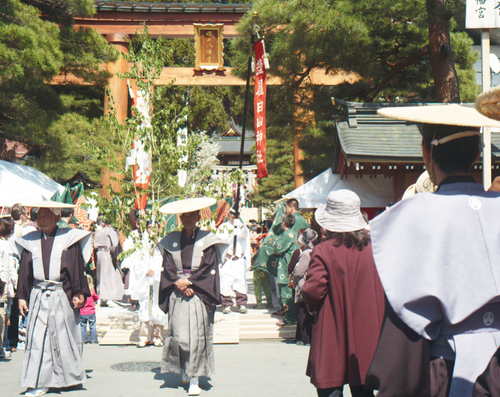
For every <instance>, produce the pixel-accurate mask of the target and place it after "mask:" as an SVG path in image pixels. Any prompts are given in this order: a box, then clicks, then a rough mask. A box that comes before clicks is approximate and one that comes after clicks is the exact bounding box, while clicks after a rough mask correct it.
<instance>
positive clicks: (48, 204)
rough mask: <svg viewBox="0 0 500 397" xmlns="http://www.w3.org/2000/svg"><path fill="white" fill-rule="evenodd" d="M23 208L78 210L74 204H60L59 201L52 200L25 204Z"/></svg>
mask: <svg viewBox="0 0 500 397" xmlns="http://www.w3.org/2000/svg"><path fill="white" fill-rule="evenodd" d="M23 206H24V207H31V208H76V205H74V204H66V203H59V202H57V201H52V200H45V201H39V202H36V203H28V204H23Z"/></svg>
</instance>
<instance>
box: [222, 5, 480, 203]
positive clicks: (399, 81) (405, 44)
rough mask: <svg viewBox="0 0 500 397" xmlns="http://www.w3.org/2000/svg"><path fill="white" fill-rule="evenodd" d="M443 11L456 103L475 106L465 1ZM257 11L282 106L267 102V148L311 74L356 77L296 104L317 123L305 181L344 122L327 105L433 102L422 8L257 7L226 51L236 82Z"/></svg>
mask: <svg viewBox="0 0 500 397" xmlns="http://www.w3.org/2000/svg"><path fill="white" fill-rule="evenodd" d="M429 1H430V0H427V2H429ZM430 2H432V1H430ZM446 6H447V9H448V11H449V15H450V16H451V19H450V20H449V22H450V30H451V45H452V50H453V53H454V61H455V69H456V71H457V75H458V80H459V87H460V91H461V98H462V100H464V101H473V100H474V99H475V96H476V95H477V93H478V87H477V86H476V84H475V72H474V70H473V68H472V65H473V63H474V62H475V61H476V60H477V55H476V54H475V53H473V52H472V50H471V45H472V40H471V39H470V37H469V36H468V35H467V34H466V33H465V32H464V31H463V30H464V21H465V18H464V13H465V5H464V2H463V1H462V0H451V1H447V2H446ZM254 11H255V12H257V14H258V18H257V25H258V26H259V27H260V34H261V35H262V36H264V37H265V43H266V50H267V52H268V53H269V62H270V65H271V69H270V70H269V71H268V73H269V74H271V75H274V76H278V77H280V78H281V79H282V81H283V82H284V86H283V87H281V88H280V89H279V92H280V96H281V98H280V101H279V102H278V101H276V102H273V100H272V99H270V100H269V102H268V105H267V110H268V112H276V109H273V107H274V106H277V109H278V110H277V112H280V111H281V116H279V115H277V114H274V115H273V116H272V117H268V123H267V124H268V126H272V127H273V128H268V138H269V140H270V141H271V140H272V139H274V138H275V137H274V136H273V132H274V131H276V130H277V129H279V127H282V128H287V127H288V126H289V124H290V123H292V122H293V111H292V110H291V107H292V103H293V98H294V93H296V92H297V90H298V88H299V87H307V86H309V85H310V84H311V80H310V72H311V71H312V70H313V69H315V68H321V69H323V70H325V71H326V72H328V73H330V74H332V75H335V74H336V73H338V72H340V71H346V72H351V73H355V74H357V75H358V76H359V79H358V80H357V81H355V82H353V83H349V84H347V83H346V84H341V85H339V86H336V87H314V88H312V90H313V92H314V102H313V104H312V105H306V104H305V103H302V104H301V105H302V106H311V110H314V111H315V120H314V122H311V125H310V126H309V129H307V130H306V131H305V132H304V133H303V136H302V140H301V142H300V147H301V148H302V149H303V150H304V155H305V159H304V160H303V161H302V163H301V165H302V168H303V170H304V176H305V178H306V180H307V179H309V178H311V177H313V176H315V175H317V174H318V173H320V172H322V171H323V170H325V169H326V168H328V167H329V166H331V162H332V158H333V148H334V146H335V142H336V131H335V127H334V123H333V120H334V119H338V117H339V116H340V115H341V109H339V108H333V107H332V105H331V102H330V97H332V96H333V97H336V98H338V99H343V100H348V101H349V100H350V101H360V102H372V101H383V102H396V101H398V102H404V101H418V102H421V101H424V102H435V101H436V92H435V89H434V82H433V77H432V71H431V65H430V61H429V56H428V44H429V31H428V26H429V16H428V14H427V8H426V0H415V1H403V0H397V1H394V0H336V1H324V0H310V1H306V0H285V1H283V0H266V1H262V0H261V1H255V2H254V6H253V8H252V12H249V13H247V15H246V16H245V17H244V18H243V19H242V20H241V22H240V24H239V26H238V29H239V31H240V32H241V33H243V34H244V35H245V37H243V38H241V39H237V40H234V41H233V42H232V43H231V45H232V48H231V50H230V51H231V52H232V53H234V54H235V57H234V59H233V61H232V62H233V65H234V66H237V72H236V73H237V74H238V75H239V76H240V77H244V75H245V73H246V64H247V59H248V54H249V44H248V43H249V41H250V39H249V37H250V32H251V29H252V22H253V12H254ZM273 90H276V88H274V87H273V88H268V93H269V92H270V91H273ZM271 96H272V95H271ZM274 127H276V128H274ZM270 162H271V160H270V158H269V156H268V163H270ZM284 171H285V170H284V169H283V168H280V169H277V170H275V171H274V170H273V171H271V173H274V172H277V173H278V174H280V173H281V175H283V174H282V173H283V172H284ZM286 171H288V169H287V170H286ZM272 176H273V177H276V175H272ZM264 185H265V184H264V183H262V185H261V186H262V187H263V186H264ZM262 187H261V189H262ZM260 194H261V195H264V192H263V191H261V193H260ZM266 194H268V195H269V200H270V199H277V198H279V195H278V194H275V195H273V192H272V188H269V191H268V192H267V193H266Z"/></svg>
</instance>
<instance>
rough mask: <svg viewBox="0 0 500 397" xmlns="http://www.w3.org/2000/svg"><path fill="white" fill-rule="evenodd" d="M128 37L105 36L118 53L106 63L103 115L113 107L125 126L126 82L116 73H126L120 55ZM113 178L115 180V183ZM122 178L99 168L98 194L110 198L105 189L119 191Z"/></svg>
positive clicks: (123, 59)
mask: <svg viewBox="0 0 500 397" xmlns="http://www.w3.org/2000/svg"><path fill="white" fill-rule="evenodd" d="M129 39H130V37H129V36H128V35H126V34H121V33H112V34H108V35H106V40H107V41H108V43H110V44H111V45H113V46H114V47H115V48H116V49H117V50H118V51H119V53H120V56H119V58H118V60H117V61H116V62H108V63H106V70H107V71H108V72H109V74H111V77H110V78H109V79H108V84H107V85H106V89H107V90H109V94H110V95H111V97H109V96H108V95H107V94H106V95H105V96H104V114H105V115H107V114H110V113H111V108H112V107H114V109H115V115H116V119H117V121H118V122H119V123H120V124H125V119H126V118H127V111H128V87H127V81H126V80H125V79H122V78H120V77H118V76H117V75H116V74H117V73H125V72H126V71H127V66H128V61H127V60H126V59H125V58H123V56H122V55H121V54H122V53H124V54H128V42H129ZM114 178H116V179H117V180H116V181H115V180H114ZM123 178H124V176H123V175H120V174H118V173H116V172H112V171H110V170H108V169H107V168H101V185H102V186H103V187H102V188H101V190H100V194H101V196H103V197H107V198H110V197H111V195H110V194H109V192H108V190H107V187H108V186H111V188H112V189H113V191H115V192H119V191H121V183H120V181H121V180H122V179H123Z"/></svg>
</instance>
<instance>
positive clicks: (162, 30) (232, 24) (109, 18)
mask: <svg viewBox="0 0 500 397" xmlns="http://www.w3.org/2000/svg"><path fill="white" fill-rule="evenodd" d="M94 7H95V9H96V14H95V15H94V16H93V17H91V18H82V17H75V27H76V28H78V27H85V28H92V29H96V30H97V31H98V32H99V33H100V34H102V35H103V36H105V37H106V39H107V40H108V42H109V43H111V44H112V45H114V46H115V48H116V49H117V50H118V51H120V52H123V53H128V40H129V39H130V36H131V35H134V34H136V32H140V31H142V29H143V24H145V25H146V26H147V27H148V31H149V33H150V34H151V35H152V36H153V37H159V36H162V37H163V38H194V26H193V25H194V24H208V23H213V24H218V23H222V24H224V38H226V39H231V38H236V37H240V36H241V35H240V34H239V33H238V31H237V30H236V25H237V23H238V22H239V21H240V19H241V18H242V17H243V16H244V15H245V13H246V12H248V11H249V10H250V9H251V7H252V4H205V3H204V4H195V3H136V2H123V1H120V2H117V1H95V2H94ZM103 68H105V69H106V70H107V71H108V72H109V73H110V74H111V75H112V76H113V77H111V78H110V79H109V80H108V85H107V88H108V89H109V91H110V92H111V96H112V97H113V99H114V107H115V111H116V117H117V119H118V121H119V122H124V120H125V118H126V116H127V110H128V109H127V106H128V89H127V83H126V81H124V80H122V79H120V78H118V77H117V76H116V74H117V73H124V72H126V71H127V70H130V65H128V63H127V61H126V60H125V59H124V58H123V57H120V58H119V59H118V61H117V62H114V63H111V62H110V63H107V64H106V65H105V66H104V65H103ZM232 71H233V68H230V67H227V68H225V69H224V70H223V71H195V70H194V67H193V68H189V67H165V68H164V69H163V72H162V73H161V76H160V78H159V79H158V80H156V81H155V83H156V84H157V85H167V84H171V83H172V81H174V82H173V84H174V85H177V86H243V85H245V84H246V81H245V80H244V79H241V78H239V77H237V76H235V75H233V74H232ZM357 80H359V76H358V75H356V74H353V73H346V72H343V71H330V72H326V71H324V70H321V69H315V70H313V71H312V72H311V74H310V84H312V85H320V86H321V85H322V86H335V85H339V84H341V83H345V82H355V81H357ZM281 83H282V82H281V80H280V79H279V78H276V77H270V76H269V77H268V81H267V84H268V85H280V84H281ZM49 84H55V85H59V84H75V85H82V84H85V82H84V81H83V80H81V79H78V78H76V77H75V76H72V75H60V76H57V77H56V78H54V79H53V80H52V81H50V82H49ZM311 94H312V92H311ZM107 101H108V99H107V97H105V101H104V111H105V113H107V112H108V103H107ZM305 118H306V119H307V118H312V119H311V123H314V114H309V115H308V116H307V115H306V116H304V114H303V112H301V111H300V109H299V111H298V112H297V114H296V121H297V122H296V123H295V124H296V126H295V127H294V163H295V165H294V169H295V187H296V188H297V187H298V186H300V185H302V184H303V183H304V178H303V177H302V175H301V173H302V171H301V169H300V165H299V160H300V159H301V158H302V153H301V150H300V149H299V147H298V140H299V137H300V135H301V130H302V129H303V126H304V125H305V124H307V123H304V121H306V120H305Z"/></svg>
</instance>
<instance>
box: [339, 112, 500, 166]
mask: <svg viewBox="0 0 500 397" xmlns="http://www.w3.org/2000/svg"><path fill="white" fill-rule="evenodd" d="M345 104H346V105H347V109H348V119H347V121H342V122H339V123H337V131H338V136H339V140H340V144H341V146H342V150H343V152H344V155H345V157H346V159H347V161H365V162H385V163H387V162H415V163H420V162H422V161H423V160H422V148H421V146H420V145H421V142H422V137H421V135H420V132H419V130H418V128H417V125H416V124H414V123H409V122H406V121H400V120H393V119H388V118H385V117H382V116H379V115H378V114H377V110H378V109H380V108H382V107H389V106H398V105H395V104H387V105H386V104H383V105H382V104H364V103H356V102H346V103H345ZM416 105H421V106H425V105H427V104H415V103H410V104H405V105H402V106H416ZM432 105H438V104H432ZM465 106H471V107H473V106H474V104H472V103H471V104H465ZM491 140H492V157H493V159H494V161H495V162H496V161H499V162H500V133H492V137H491Z"/></svg>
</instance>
